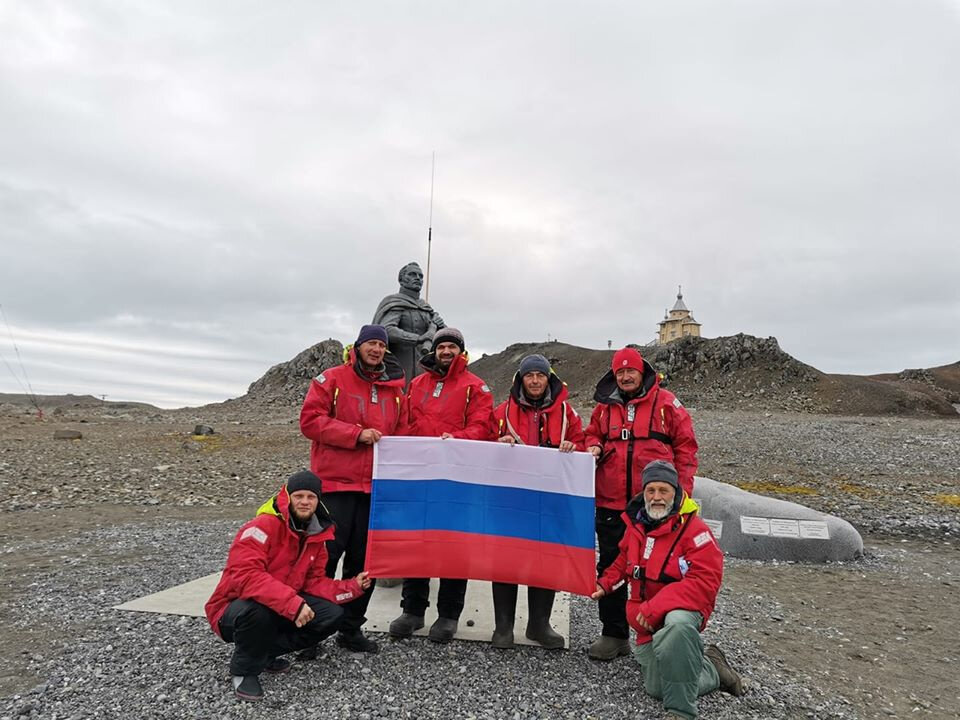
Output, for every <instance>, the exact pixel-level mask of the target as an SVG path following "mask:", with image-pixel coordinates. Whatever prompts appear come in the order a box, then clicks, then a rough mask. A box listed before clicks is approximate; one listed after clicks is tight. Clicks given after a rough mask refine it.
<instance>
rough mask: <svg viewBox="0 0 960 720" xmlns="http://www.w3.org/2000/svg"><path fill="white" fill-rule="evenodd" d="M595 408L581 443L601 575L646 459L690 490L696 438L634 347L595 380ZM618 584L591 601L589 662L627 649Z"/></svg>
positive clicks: (686, 417)
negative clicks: (672, 471) (673, 472)
mask: <svg viewBox="0 0 960 720" xmlns="http://www.w3.org/2000/svg"><path fill="white" fill-rule="evenodd" d="M593 397H594V400H596V401H597V406H596V408H594V411H593V415H592V416H591V417H590V424H589V425H588V426H587V429H586V436H587V438H586V444H587V449H588V450H589V451H590V452H591V453H593V455H594V456H595V457H596V458H597V475H596V504H597V513H596V529H597V544H598V545H599V549H600V557H599V561H598V563H597V572H598V573H602V572H603V571H604V569H606V568H607V567H608V566H609V565H610V563H612V562H613V560H614V558H616V556H617V548H618V544H619V542H620V538H621V537H623V531H624V527H625V526H624V524H623V521H622V520H621V519H620V515H621V513H623V511H624V509H625V508H626V507H627V502H629V500H630V499H631V498H632V497H633V496H634V495H635V494H636V493H637V486H638V485H639V477H640V473H641V471H642V470H643V468H644V467H645V466H646V465H647V463H649V462H650V461H652V460H669V461H670V462H671V463H673V465H674V466H675V467H676V469H677V472H678V474H679V478H680V486H681V487H682V488H683V489H684V490H685V491H686V493H687V494H688V495H691V494H692V493H693V475H694V473H695V472H696V471H697V439H696V436H695V435H694V433H693V422H692V421H691V420H690V415H689V414H688V413H687V410H686V408H684V407H683V404H682V403H681V402H680V401H679V400H678V399H677V398H676V396H675V395H674V394H673V393H671V392H670V391H669V390H666V389H664V388H662V387H660V378H659V376H658V375H657V373H656V371H655V370H654V369H653V366H651V365H650V363H648V362H647V361H646V360H644V359H643V357H642V356H641V355H640V353H639V352H637V351H636V350H635V349H633V348H630V347H625V348H623V349H622V350H617V352H616V353H614V355H613V361H612V363H611V369H610V370H609V371H608V372H607V373H606V375H604V376H603V377H602V378H601V379H600V382H598V383H597V389H596V392H595V393H594V396H593ZM626 599H627V594H626V589H625V588H621V589H620V590H618V591H617V592H615V593H613V594H612V595H608V596H606V597H604V598H603V599H602V600H601V601H600V603H599V606H600V607H599V609H600V622H601V623H602V624H603V630H602V634H601V636H600V637H599V638H597V640H595V641H594V642H593V644H592V645H591V646H590V657H591V658H593V659H594V660H613V659H614V658H616V657H619V656H621V655H627V654H629V652H630V644H629V642H628V640H627V638H628V636H629V628H628V626H627V618H626V615H625V614H624V605H625V603H626Z"/></svg>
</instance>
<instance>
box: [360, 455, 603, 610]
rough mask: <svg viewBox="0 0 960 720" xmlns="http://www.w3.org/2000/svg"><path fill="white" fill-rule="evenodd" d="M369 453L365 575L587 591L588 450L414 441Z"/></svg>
mask: <svg viewBox="0 0 960 720" xmlns="http://www.w3.org/2000/svg"><path fill="white" fill-rule="evenodd" d="M374 448H375V450H374V466H373V497H372V504H371V508H370V530H369V534H368V536H367V557H366V565H365V567H366V570H367V571H368V572H369V573H370V575H372V576H373V577H441V578H469V579H474V580H492V581H495V582H506V583H515V584H518V585H532V586H534V587H542V588H551V589H554V590H566V591H569V592H573V593H578V594H580V595H589V594H590V593H592V592H594V590H596V584H597V583H596V579H597V575H596V565H595V562H596V558H595V556H594V496H593V488H594V485H593V473H594V466H595V464H594V460H593V456H592V455H590V454H589V453H579V452H576V453H561V452H559V451H558V450H556V449H551V448H539V447H530V446H526V445H506V444H503V443H495V442H480V441H476V440H454V439H448V440H441V439H439V438H421V437H384V438H382V439H381V440H380V441H379V442H378V443H377V444H376V445H374Z"/></svg>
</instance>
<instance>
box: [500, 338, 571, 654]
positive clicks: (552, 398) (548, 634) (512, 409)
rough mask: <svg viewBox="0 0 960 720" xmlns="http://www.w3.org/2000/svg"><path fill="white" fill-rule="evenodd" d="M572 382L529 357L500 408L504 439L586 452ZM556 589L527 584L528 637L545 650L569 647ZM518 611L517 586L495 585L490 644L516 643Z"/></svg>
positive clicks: (506, 646)
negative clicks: (571, 401) (559, 621)
mask: <svg viewBox="0 0 960 720" xmlns="http://www.w3.org/2000/svg"><path fill="white" fill-rule="evenodd" d="M567 394H568V393H567V386H566V384H565V383H564V382H562V381H561V380H560V378H559V377H557V374H556V373H555V372H553V370H552V369H551V368H550V362H549V361H548V360H547V359H546V358H545V357H544V356H543V355H527V356H526V357H524V358H523V359H522V360H521V361H520V368H519V369H518V370H517V374H516V375H514V376H513V386H512V387H511V388H510V396H509V397H508V398H507V399H506V400H504V401H503V402H502V403H500V405H498V406H497V409H496V410H494V418H495V419H496V421H497V432H498V434H499V436H500V437H499V438H498V439H497V440H498V442H502V443H507V444H509V445H517V444H519V445H534V446H539V447H548V448H557V450H559V451H560V452H573V451H574V450H578V451H581V452H582V451H583V450H584V446H583V422H582V421H581V420H580V416H579V415H577V411H576V410H574V409H573V407H571V406H570V405H568V404H567ZM555 596H556V592H555V591H553V590H549V589H547V588H538V587H527V609H528V611H529V614H528V616H527V629H526V636H527V638H528V639H529V640H534V641H536V642H538V643H540V644H541V645H543V646H544V647H545V648H548V649H550V650H556V649H559V648H562V647H563V644H564V643H563V636H562V635H561V634H560V633H558V632H556V631H555V630H554V629H553V628H552V627H550V613H551V612H552V611H553V600H554V597H555ZM516 613H517V586H516V585H513V584H510V583H499V582H495V583H493V618H494V621H495V623H496V626H495V628H494V631H493V637H491V639H490V644H491V645H493V646H494V647H495V648H500V649H504V650H505V649H509V648H512V647H513V624H514V621H515V620H516Z"/></svg>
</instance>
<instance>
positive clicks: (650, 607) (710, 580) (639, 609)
mask: <svg viewBox="0 0 960 720" xmlns="http://www.w3.org/2000/svg"><path fill="white" fill-rule="evenodd" d="M642 477H643V491H642V492H641V493H640V494H638V495H637V496H636V497H635V498H633V499H632V500H631V501H630V504H629V505H627V509H626V511H625V512H624V513H623V521H624V524H625V526H626V532H625V533H624V536H623V539H622V540H621V541H620V546H619V548H620V552H619V553H618V555H617V558H616V560H614V561H613V563H612V564H611V565H610V567H608V568H607V569H606V570H605V571H604V573H603V575H602V576H601V577H600V579H599V580H597V591H596V592H595V593H594V594H593V596H592V597H593V598H594V599H600V598H602V597H604V596H606V595H608V594H610V593H611V592H612V591H613V590H614V588H616V587H618V586H620V585H622V584H623V582H624V581H625V580H626V581H628V582H629V585H630V599H629V600H627V617H628V618H629V620H630V624H631V625H632V626H633V628H634V630H636V632H637V645H636V647H635V648H634V655H635V657H636V660H637V662H638V663H639V664H640V666H641V667H642V668H643V680H644V686H645V688H646V691H647V694H649V695H652V696H653V697H656V698H661V699H662V700H663V707H664V709H666V711H667V718H668V719H669V718H674V720H693V718H696V717H697V698H698V697H699V696H700V695H705V694H707V693H709V692H712V691H713V690H716V689H717V688H719V689H721V690H723V691H725V692H728V693H730V694H732V695H742V694H743V691H744V685H743V679H742V678H741V677H740V675H739V674H738V673H737V672H736V671H734V670H733V668H731V667H730V665H729V663H727V660H726V658H725V657H724V655H723V653H722V652H721V651H720V648H718V647H717V646H716V645H709V646H707V648H706V649H704V647H703V640H702V639H701V638H700V632H701V631H702V630H703V629H704V628H705V627H706V625H707V620H708V619H709V618H710V614H711V613H712V612H713V608H714V605H715V603H716V600H717V593H718V592H719V591H720V583H721V581H722V580H723V551H721V550H720V548H719V547H718V546H717V541H716V540H714V538H713V534H712V533H711V532H710V528H708V527H707V524H706V523H705V522H704V521H703V520H702V519H700V515H699V512H698V511H699V508H698V507H697V504H696V503H695V502H694V501H693V500H691V499H690V497H689V496H688V495H687V493H686V492H684V490H683V487H682V486H681V484H680V481H679V477H678V475H677V470H676V468H674V466H673V465H672V464H671V463H669V462H667V461H666V460H654V461H653V462H651V463H649V464H648V465H647V466H646V467H645V468H644V469H643V476H642Z"/></svg>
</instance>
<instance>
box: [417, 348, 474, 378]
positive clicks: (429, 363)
mask: <svg viewBox="0 0 960 720" xmlns="http://www.w3.org/2000/svg"><path fill="white" fill-rule="evenodd" d="M469 362H470V356H469V355H467V351H466V350H464V351H463V352H462V353H460V354H459V355H457V356H456V357H455V358H454V359H453V362H452V363H450V367H448V368H447V371H446V372H445V373H441V372H440V370H439V369H438V368H437V355H436V353H428V354H426V355H424V356H423V357H422V358H421V359H420V367H422V368H423V369H424V370H426V371H427V372H428V373H430V374H431V375H435V376H436V377H438V378H453V377H456V376H457V375H460V374H461V373H463V371H464V370H466V369H467V364H468V363H469Z"/></svg>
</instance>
